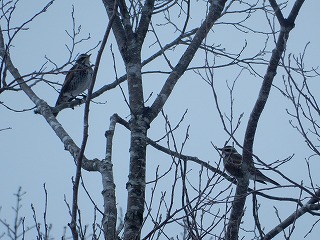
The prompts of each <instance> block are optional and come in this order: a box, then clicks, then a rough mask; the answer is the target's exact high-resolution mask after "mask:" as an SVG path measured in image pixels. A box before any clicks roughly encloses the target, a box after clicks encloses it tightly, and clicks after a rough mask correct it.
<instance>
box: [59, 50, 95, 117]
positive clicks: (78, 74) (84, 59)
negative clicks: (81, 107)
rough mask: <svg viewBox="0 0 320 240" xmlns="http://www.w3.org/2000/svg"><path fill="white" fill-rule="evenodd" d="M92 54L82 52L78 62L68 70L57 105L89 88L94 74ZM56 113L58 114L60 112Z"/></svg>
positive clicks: (68, 100)
mask: <svg viewBox="0 0 320 240" xmlns="http://www.w3.org/2000/svg"><path fill="white" fill-rule="evenodd" d="M90 55H91V54H80V55H79V57H78V58H77V60H76V63H75V64H74V65H73V67H72V68H71V69H70V70H69V71H68V73H67V75H66V78H65V80H64V83H63V85H62V88H61V90H60V93H59V97H58V99H57V102H56V105H55V107H57V106H58V105H60V104H62V103H65V102H70V101H72V100H73V99H74V98H76V97H77V96H78V95H80V94H81V93H83V92H84V91H85V90H87V89H88V88H89V85H90V82H91V80H92V75H93V69H92V67H91V65H90V59H89V58H90ZM54 115H55V116H57V115H58V112H57V113H55V114H54Z"/></svg>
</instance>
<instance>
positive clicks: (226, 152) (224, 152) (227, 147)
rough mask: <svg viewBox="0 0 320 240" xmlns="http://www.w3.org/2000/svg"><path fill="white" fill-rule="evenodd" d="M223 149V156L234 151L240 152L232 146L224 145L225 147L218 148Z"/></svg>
mask: <svg viewBox="0 0 320 240" xmlns="http://www.w3.org/2000/svg"><path fill="white" fill-rule="evenodd" d="M218 150H220V151H221V154H222V157H225V156H229V155H230V154H233V153H238V152H237V150H236V149H235V148H234V147H232V146H224V147H223V148H218Z"/></svg>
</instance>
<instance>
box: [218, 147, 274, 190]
mask: <svg viewBox="0 0 320 240" xmlns="http://www.w3.org/2000/svg"><path fill="white" fill-rule="evenodd" d="M218 149H219V150H220V151H221V155H222V157H223V164H224V168H225V169H226V171H227V172H228V173H229V174H230V175H232V176H234V177H235V178H241V177H243V175H244V173H243V170H242V156H241V154H240V153H238V152H237V150H236V149H235V148H234V147H232V146H225V147H223V148H218ZM248 171H249V179H251V180H254V181H257V182H260V183H263V184H266V182H270V183H272V184H274V185H276V186H280V184H279V183H277V182H276V181H274V180H272V179H270V178H268V177H267V176H265V175H264V174H263V173H262V172H260V171H259V170H258V169H256V168H255V166H254V165H253V162H252V165H251V166H249V169H248Z"/></svg>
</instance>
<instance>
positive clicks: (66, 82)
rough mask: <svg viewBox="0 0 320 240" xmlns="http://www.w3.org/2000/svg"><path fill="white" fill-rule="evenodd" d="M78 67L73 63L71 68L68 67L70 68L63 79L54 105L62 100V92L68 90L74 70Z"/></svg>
mask: <svg viewBox="0 0 320 240" xmlns="http://www.w3.org/2000/svg"><path fill="white" fill-rule="evenodd" d="M78 68H79V66H78V64H75V65H74V66H73V67H72V68H70V70H69V71H68V73H67V76H66V78H65V79H64V82H63V85H62V87H61V90H60V93H59V96H58V99H57V102H56V106H57V105H59V104H60V102H61V101H62V98H63V94H64V93H65V92H66V91H68V88H69V86H70V83H71V80H72V78H73V75H74V72H75V71H77V69H78Z"/></svg>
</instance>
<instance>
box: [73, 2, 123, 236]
mask: <svg viewBox="0 0 320 240" xmlns="http://www.w3.org/2000/svg"><path fill="white" fill-rule="evenodd" d="M114 5H115V7H114V13H113V15H112V17H111V18H110V19H109V23H108V26H107V29H106V32H105V34H104V37H103V40H102V43H101V47H100V49H99V51H98V54H97V58H96V62H95V67H94V70H93V76H92V80H91V83H90V86H89V89H88V96H87V99H86V103H85V108H84V120H83V122H84V123H83V138H82V144H81V148H80V152H79V156H78V158H77V169H76V176H75V180H74V183H73V196H72V198H73V200H72V213H71V214H72V215H71V218H72V219H71V223H70V224H69V227H70V229H71V232H72V236H73V239H75V240H77V239H78V232H77V224H76V222H77V213H78V192H79V184H80V178H81V168H82V159H83V156H84V151H85V148H86V145H87V140H88V130H89V107H90V100H91V98H92V91H93V87H94V84H95V82H96V78H97V72H98V69H99V65H100V61H101V56H102V53H103V50H104V48H105V45H106V43H107V40H108V37H109V34H110V31H111V27H112V23H113V21H114V18H115V12H116V9H117V8H116V6H117V1H115V3H114Z"/></svg>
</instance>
